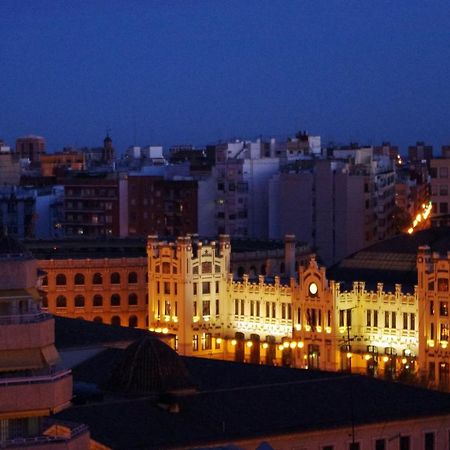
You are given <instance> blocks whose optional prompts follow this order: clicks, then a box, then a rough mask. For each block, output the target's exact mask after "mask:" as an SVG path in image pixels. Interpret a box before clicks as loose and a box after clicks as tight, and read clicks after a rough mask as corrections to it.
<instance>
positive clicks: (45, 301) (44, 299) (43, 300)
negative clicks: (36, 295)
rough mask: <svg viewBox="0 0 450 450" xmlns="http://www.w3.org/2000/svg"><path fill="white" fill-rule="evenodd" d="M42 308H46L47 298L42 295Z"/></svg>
mask: <svg viewBox="0 0 450 450" xmlns="http://www.w3.org/2000/svg"><path fill="white" fill-rule="evenodd" d="M41 300H42V308H48V298H47V296H46V295H43V296H42V298H41Z"/></svg>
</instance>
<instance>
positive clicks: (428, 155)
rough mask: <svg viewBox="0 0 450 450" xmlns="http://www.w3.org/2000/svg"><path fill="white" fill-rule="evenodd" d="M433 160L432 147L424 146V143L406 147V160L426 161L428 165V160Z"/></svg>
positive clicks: (419, 142)
mask: <svg viewBox="0 0 450 450" xmlns="http://www.w3.org/2000/svg"><path fill="white" fill-rule="evenodd" d="M432 158H433V147H432V146H431V145H427V144H425V142H422V141H417V142H416V145H410V146H409V147H408V159H409V160H410V161H424V160H425V161H427V164H429V162H430V159H432Z"/></svg>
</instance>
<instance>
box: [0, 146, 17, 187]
mask: <svg viewBox="0 0 450 450" xmlns="http://www.w3.org/2000/svg"><path fill="white" fill-rule="evenodd" d="M19 183H20V161H19V157H18V155H17V154H15V153H13V152H11V149H10V148H9V147H7V146H1V145H0V184H2V185H4V184H14V185H18V184H19Z"/></svg>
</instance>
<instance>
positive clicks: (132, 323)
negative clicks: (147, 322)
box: [93, 316, 138, 328]
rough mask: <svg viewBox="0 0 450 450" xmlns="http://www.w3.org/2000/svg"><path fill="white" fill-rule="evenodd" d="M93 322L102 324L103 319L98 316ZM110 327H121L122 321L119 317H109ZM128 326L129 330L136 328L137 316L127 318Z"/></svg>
mask: <svg viewBox="0 0 450 450" xmlns="http://www.w3.org/2000/svg"><path fill="white" fill-rule="evenodd" d="M93 321H94V322H96V323H103V318H102V317H100V316H97V317H94V320H93ZM111 325H116V326H120V325H122V321H121V320H120V317H119V316H112V317H111ZM128 326H129V327H130V328H136V327H137V326H138V318H137V316H130V317H129V318H128Z"/></svg>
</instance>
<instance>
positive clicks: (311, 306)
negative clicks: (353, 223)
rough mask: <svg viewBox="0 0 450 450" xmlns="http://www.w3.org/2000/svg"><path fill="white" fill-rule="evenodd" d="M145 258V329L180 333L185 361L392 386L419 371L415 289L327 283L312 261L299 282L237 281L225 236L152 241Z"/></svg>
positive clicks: (178, 345)
mask: <svg viewBox="0 0 450 450" xmlns="http://www.w3.org/2000/svg"><path fill="white" fill-rule="evenodd" d="M286 248H288V247H286ZM147 251H148V279H149V280H150V282H149V298H150V302H149V317H150V320H149V326H150V329H151V330H155V331H157V332H162V333H171V334H174V335H176V341H175V342H174V346H175V347H176V348H177V349H178V351H179V352H180V353H181V354H183V355H196V356H203V357H212V358H223V359H234V360H236V361H247V362H252V363H263V364H282V365H288V366H295V367H299V368H315V369H321V370H331V371H339V370H342V371H352V372H358V373H365V374H368V375H372V376H383V377H385V378H388V379H394V378H405V379H407V378H408V377H410V376H413V375H414V374H416V373H417V368H418V355H419V317H423V315H419V295H418V291H417V289H416V288H414V287H413V288H411V287H410V286H402V285H401V284H399V283H394V284H386V285H384V284H383V283H381V282H379V283H377V284H376V285H375V287H373V286H369V285H368V284H367V285H366V283H365V282H362V281H354V282H352V283H350V284H349V285H346V284H345V283H340V282H336V281H333V280H328V279H327V276H326V273H325V269H324V267H320V266H319V265H318V264H317V262H316V261H315V259H314V257H312V258H311V259H310V261H309V263H308V265H306V266H301V267H300V269H299V271H298V278H296V277H294V276H292V277H289V278H280V277H279V276H274V277H265V276H262V275H260V276H258V277H253V278H249V276H248V275H244V276H243V277H242V278H240V279H233V275H232V274H231V273H230V266H229V264H230V254H231V246H230V241H229V238H228V237H227V236H224V235H222V236H221V237H220V238H219V241H218V242H217V243H215V242H210V243H202V242H199V241H195V240H192V239H191V238H190V237H183V238H178V239H177V241H176V242H175V243H168V242H164V241H159V240H158V239H157V238H156V237H154V236H152V237H149V239H148V247H147ZM287 259H289V258H287ZM408 261H409V260H408Z"/></svg>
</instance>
